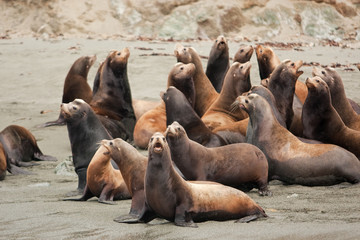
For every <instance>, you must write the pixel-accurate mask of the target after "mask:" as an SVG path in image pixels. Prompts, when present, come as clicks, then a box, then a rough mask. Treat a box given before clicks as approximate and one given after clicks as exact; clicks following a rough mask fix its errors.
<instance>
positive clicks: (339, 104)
mask: <svg viewBox="0 0 360 240" xmlns="http://www.w3.org/2000/svg"><path fill="white" fill-rule="evenodd" d="M312 74H313V76H319V77H320V78H321V79H322V80H324V81H325V82H326V84H327V85H328V86H329V89H330V94H331V104H332V105H333V107H334V108H335V110H336V111H337V112H338V113H339V115H340V117H341V119H342V121H343V122H344V123H345V125H346V126H348V127H349V128H352V129H354V130H357V131H360V116H359V115H358V114H357V113H356V112H355V111H354V109H353V107H352V106H351V104H350V102H349V99H348V98H347V97H346V94H345V88H344V84H343V82H342V79H341V77H340V75H339V74H338V73H337V72H336V71H335V69H333V68H330V67H326V68H316V67H314V68H313V71H312Z"/></svg>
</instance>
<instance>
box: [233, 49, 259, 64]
mask: <svg viewBox="0 0 360 240" xmlns="http://www.w3.org/2000/svg"><path fill="white" fill-rule="evenodd" d="M253 52H254V48H253V46H251V45H241V46H240V48H239V49H238V50H237V52H236V53H235V55H234V62H239V63H246V62H248V61H250V59H251V56H252V54H253Z"/></svg>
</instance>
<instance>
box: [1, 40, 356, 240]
mask: <svg viewBox="0 0 360 240" xmlns="http://www.w3.org/2000/svg"><path fill="white" fill-rule="evenodd" d="M185 44H186V45H191V46H194V47H195V48H196V49H197V50H198V52H199V53H200V54H201V55H205V56H206V55H208V54H209V52H210V46H211V44H212V43H211V42H191V43H185ZM239 45H240V44H239V43H234V42H230V56H233V55H234V53H235V52H236V50H237V48H238V46H239ZM174 46H175V43H174V42H139V41H132V42H130V41H121V40H89V39H72V40H52V41H43V40H35V39H25V38H24V39H10V40H1V41H0V64H1V68H0V76H1V80H0V89H1V95H0V103H1V106H0V117H1V122H0V129H3V128H5V127H6V126H8V125H10V124H18V125H21V126H24V127H26V128H28V129H29V130H30V131H31V132H32V133H33V134H34V135H35V137H36V138H37V139H38V144H39V146H40V148H41V149H42V150H43V152H44V153H45V154H50V155H53V156H55V157H57V158H58V161H57V162H41V163H40V165H38V166H34V167H31V168H29V169H28V170H29V171H31V172H33V173H34V175H17V176H12V175H11V174H8V175H7V177H6V179H5V180H4V181H1V182H0V239H80V238H86V239H137V240H139V239H240V238H241V239H290V238H291V239H360V231H359V229H360V206H359V203H360V202H359V196H360V186H359V185H350V184H347V183H343V184H339V185H336V186H329V187H303V186H299V185H290V186H286V185H283V184H281V183H280V182H277V181H273V182H271V184H270V189H271V190H272V192H273V196H272V197H260V196H258V194H257V192H256V191H251V192H250V193H249V195H250V196H251V197H252V198H253V199H254V200H255V201H256V202H258V203H259V204H260V205H261V206H262V207H263V208H264V209H265V211H266V212H267V214H268V215H269V218H267V219H262V220H259V221H255V222H251V223H248V224H239V223H237V224H235V223H234V221H225V222H214V221H209V222H204V223H199V224H198V226H199V228H197V229H189V228H181V227H177V226H175V225H173V224H172V223H168V222H166V221H160V220H154V221H152V222H151V223H149V224H134V225H127V224H119V223H116V222H113V218H115V217H117V216H119V215H123V214H127V213H128V211H129V208H130V203H131V201H130V200H127V201H117V202H116V205H104V204H100V203H98V202H97V200H96V198H93V199H91V200H89V201H87V202H64V201H62V199H63V198H64V196H65V193H67V192H69V191H71V190H74V189H75V188H76V186H77V177H76V176H74V175H73V176H64V175H56V174H55V173H54V169H55V167H56V165H57V164H59V163H60V162H62V161H64V160H65V159H68V158H69V156H70V155H71V150H70V144H69V139H68V136H67V129H66V127H65V126H61V127H49V128H45V129H41V128H37V127H36V125H38V124H41V123H44V122H46V121H49V120H55V119H56V118H57V116H58V113H59V112H58V111H59V104H60V101H61V96H62V88H63V83H64V79H65V76H66V74H67V72H68V70H69V68H70V66H71V65H72V63H73V62H74V61H75V60H76V59H77V58H78V57H80V56H82V55H92V54H96V55H97V59H98V60H97V62H96V63H95V65H94V66H93V67H92V69H91V70H90V73H89V83H90V85H91V86H92V82H93V79H94V75H95V73H96V70H97V67H98V66H99V63H100V61H103V60H104V59H105V57H106V55H107V53H108V52H109V51H110V50H113V49H122V48H123V47H129V48H130V52H131V56H130V59H129V64H128V72H129V79H130V85H131V89H132V94H133V97H134V98H138V99H151V100H156V101H158V100H159V92H160V91H162V90H165V86H166V80H167V75H168V73H169V71H170V69H171V67H172V66H173V65H174V64H175V62H176V59H175V57H174V56H172V53H173V49H174ZM140 47H142V48H148V49H151V50H141V49H140ZM298 50H301V51H298ZM298 50H297V51H295V50H293V49H287V50H286V49H285V50H284V49H278V48H275V51H276V53H277V54H278V55H279V56H280V58H281V59H285V58H290V59H292V60H298V59H302V60H304V61H305V62H319V63H321V64H325V65H327V64H331V63H341V64H343V65H349V67H350V68H352V69H353V70H354V71H349V70H345V68H344V67H342V68H337V70H338V71H339V73H340V74H341V76H342V77H343V81H344V84H345V87H346V92H347V95H348V97H351V98H352V99H354V100H355V101H357V102H358V103H359V102H360V95H359V91H360V85H359V79H360V73H359V71H358V69H357V68H356V67H355V66H354V65H351V64H353V63H359V61H360V59H359V56H360V49H346V48H345V49H343V48H338V47H322V46H315V47H299V49H298ZM153 52H156V53H164V54H169V55H170V56H141V55H143V54H146V55H149V54H151V53H153ZM251 62H252V69H251V79H252V83H253V84H259V74H258V67H257V63H256V58H255V56H253V57H252V59H251ZM205 63H206V60H204V67H205V66H206V64H205ZM302 70H304V74H303V75H302V76H301V78H300V80H302V81H303V80H304V79H305V78H306V77H309V76H310V72H311V67H302ZM43 110H45V111H46V112H47V113H46V114H40V112H41V111H43ZM143 153H144V154H146V152H145V151H144V152H143ZM224 204H226V203H224Z"/></svg>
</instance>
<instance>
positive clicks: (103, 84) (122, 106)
mask: <svg viewBox="0 0 360 240" xmlns="http://www.w3.org/2000/svg"><path fill="white" fill-rule="evenodd" d="M129 56H130V51H129V49H128V48H124V49H122V50H121V51H112V52H110V54H109V55H108V56H107V57H106V59H105V61H104V62H103V63H102V64H101V66H100V67H99V70H98V73H97V74H96V77H95V80H94V89H93V98H92V100H91V102H90V106H91V107H92V108H93V110H94V112H95V113H96V114H98V115H103V116H106V117H107V118H110V119H113V120H117V121H120V124H119V126H121V125H122V126H124V127H123V128H122V131H125V133H126V139H129V140H130V141H131V140H132V139H133V130H134V127H135V122H136V118H135V113H134V109H133V107H132V98H131V89H130V84H129V79H128V75H127V64H128V59H129ZM105 127H107V125H106V124H105ZM121 135H122V134H121ZM112 136H113V137H118V136H117V134H116V133H113V134H112ZM119 137H120V136H119ZM126 139H125V140H126Z"/></svg>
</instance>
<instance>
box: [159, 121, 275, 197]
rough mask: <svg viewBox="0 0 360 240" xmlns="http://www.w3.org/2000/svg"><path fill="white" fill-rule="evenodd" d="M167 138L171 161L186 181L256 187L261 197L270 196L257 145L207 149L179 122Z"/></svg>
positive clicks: (245, 188) (265, 168) (265, 165)
mask: <svg viewBox="0 0 360 240" xmlns="http://www.w3.org/2000/svg"><path fill="white" fill-rule="evenodd" d="M165 135H166V140H167V142H168V144H169V147H170V152H171V158H172V160H173V161H174V163H175V164H176V166H177V167H178V168H179V169H180V171H181V172H182V173H183V174H184V176H185V177H186V179H187V180H203V181H214V182H219V183H222V184H224V185H227V186H231V187H235V188H238V189H240V190H242V191H249V190H251V189H252V188H253V187H256V188H257V189H259V194H260V195H269V194H271V193H270V191H269V190H268V187H267V182H268V162H267V159H266V157H265V155H264V153H262V152H261V150H260V149H258V148H257V147H255V146H254V145H251V144H248V143H238V144H230V145H226V146H222V147H215V148H207V147H204V146H202V145H201V144H199V143H197V142H195V141H192V140H191V139H189V138H188V136H187V134H186V131H185V129H184V128H183V127H182V126H181V125H180V124H179V123H178V122H173V123H172V124H171V125H169V126H168V127H167V129H166V132H165Z"/></svg>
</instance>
